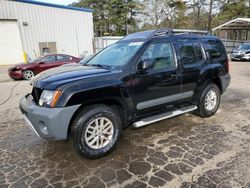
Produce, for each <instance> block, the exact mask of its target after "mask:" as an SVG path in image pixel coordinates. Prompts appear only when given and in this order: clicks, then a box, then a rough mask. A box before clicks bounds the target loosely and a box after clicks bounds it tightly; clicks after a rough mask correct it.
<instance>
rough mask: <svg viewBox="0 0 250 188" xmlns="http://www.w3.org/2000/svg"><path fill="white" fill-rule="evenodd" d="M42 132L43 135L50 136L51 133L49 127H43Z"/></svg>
mask: <svg viewBox="0 0 250 188" xmlns="http://www.w3.org/2000/svg"><path fill="white" fill-rule="evenodd" d="M41 131H42V133H43V134H46V135H47V134H49V131H48V128H47V127H43V128H42V129H41Z"/></svg>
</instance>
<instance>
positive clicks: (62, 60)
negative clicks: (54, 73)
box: [9, 54, 81, 80]
mask: <svg viewBox="0 0 250 188" xmlns="http://www.w3.org/2000/svg"><path fill="white" fill-rule="evenodd" d="M79 61H81V59H79V58H76V57H73V56H70V55H65V54H49V55H44V56H41V57H38V58H36V59H34V60H33V61H31V62H30V63H27V64H26V63H21V64H17V65H15V66H14V67H10V68H9V76H10V77H11V78H13V79H15V80H16V79H22V78H23V79H25V80H30V79H31V78H32V77H33V76H35V75H36V74H38V73H40V72H42V71H44V70H47V69H50V68H54V67H58V66H60V65H64V64H67V63H78V62H79Z"/></svg>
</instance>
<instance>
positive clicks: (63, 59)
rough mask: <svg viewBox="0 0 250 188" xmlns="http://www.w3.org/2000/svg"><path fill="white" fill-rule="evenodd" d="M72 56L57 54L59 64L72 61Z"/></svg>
mask: <svg viewBox="0 0 250 188" xmlns="http://www.w3.org/2000/svg"><path fill="white" fill-rule="evenodd" d="M71 60H72V57H70V56H68V55H57V65H58V66H60V65H63V64H66V63H71Z"/></svg>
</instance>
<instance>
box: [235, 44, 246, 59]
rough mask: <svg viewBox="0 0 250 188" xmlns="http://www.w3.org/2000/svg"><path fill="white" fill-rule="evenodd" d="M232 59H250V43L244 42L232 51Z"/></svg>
mask: <svg viewBox="0 0 250 188" xmlns="http://www.w3.org/2000/svg"><path fill="white" fill-rule="evenodd" d="M231 59H232V60H239V61H243V60H247V61H249V60H250V44H243V45H241V46H240V47H239V48H237V49H235V50H233V51H232V53H231Z"/></svg>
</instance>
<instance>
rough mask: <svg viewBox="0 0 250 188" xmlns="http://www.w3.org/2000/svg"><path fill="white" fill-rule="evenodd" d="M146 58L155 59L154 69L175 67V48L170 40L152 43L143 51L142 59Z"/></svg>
mask: <svg viewBox="0 0 250 188" xmlns="http://www.w3.org/2000/svg"><path fill="white" fill-rule="evenodd" d="M145 59H151V60H153V61H154V64H155V65H154V68H153V70H159V69H166V68H171V67H175V62H174V56H173V49H172V46H171V44H170V43H169V42H166V43H155V44H151V45H150V46H149V47H148V48H147V49H146V50H145V52H144V53H143V55H142V57H141V61H143V60H145Z"/></svg>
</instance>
